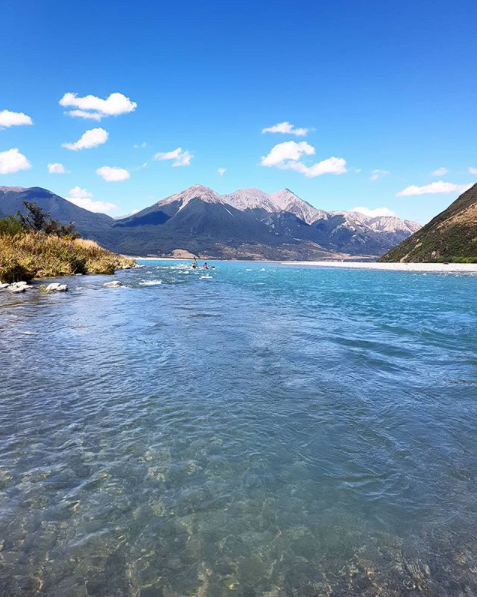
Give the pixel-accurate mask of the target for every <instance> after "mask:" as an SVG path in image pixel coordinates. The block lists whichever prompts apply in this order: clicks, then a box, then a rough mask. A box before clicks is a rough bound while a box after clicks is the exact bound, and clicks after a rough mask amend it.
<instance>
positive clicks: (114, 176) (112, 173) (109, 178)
mask: <svg viewBox="0 0 477 597" xmlns="http://www.w3.org/2000/svg"><path fill="white" fill-rule="evenodd" d="M96 174H97V175H98V176H101V178H104V180H105V181H106V182H119V181H121V180H127V179H128V178H130V176H131V175H130V174H129V172H128V171H127V170H126V169H125V168H116V167H114V166H103V167H102V168H98V169H97V170H96Z"/></svg>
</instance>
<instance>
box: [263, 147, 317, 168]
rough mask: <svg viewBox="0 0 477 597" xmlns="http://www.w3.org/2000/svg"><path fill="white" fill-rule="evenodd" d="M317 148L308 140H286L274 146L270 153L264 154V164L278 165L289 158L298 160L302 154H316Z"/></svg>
mask: <svg viewBox="0 0 477 597" xmlns="http://www.w3.org/2000/svg"><path fill="white" fill-rule="evenodd" d="M314 153H315V148H314V147H312V146H311V145H310V144H309V143H307V142H306V141H301V142H300V143H297V142H296V141H285V142H284V143H278V145H275V146H274V147H272V149H271V151H270V153H269V154H268V155H266V156H262V166H277V167H281V166H280V164H282V165H283V164H284V163H286V162H287V161H288V160H293V161H297V160H299V159H300V158H301V157H302V155H314Z"/></svg>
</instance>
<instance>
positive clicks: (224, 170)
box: [217, 168, 227, 176]
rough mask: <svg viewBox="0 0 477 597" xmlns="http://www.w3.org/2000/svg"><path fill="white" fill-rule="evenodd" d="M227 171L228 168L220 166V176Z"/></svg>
mask: <svg viewBox="0 0 477 597" xmlns="http://www.w3.org/2000/svg"><path fill="white" fill-rule="evenodd" d="M226 171H227V168H219V169H218V170H217V172H218V173H219V174H220V176H223V175H224V174H225V173H226Z"/></svg>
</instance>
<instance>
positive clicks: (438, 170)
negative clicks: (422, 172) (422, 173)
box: [432, 167, 449, 176]
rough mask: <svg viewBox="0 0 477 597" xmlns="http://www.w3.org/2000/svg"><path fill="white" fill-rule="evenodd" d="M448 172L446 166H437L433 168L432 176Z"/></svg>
mask: <svg viewBox="0 0 477 597" xmlns="http://www.w3.org/2000/svg"><path fill="white" fill-rule="evenodd" d="M448 173H449V170H447V168H444V167H442V168H437V170H434V171H433V173H432V175H433V176H445V175H446V174H448Z"/></svg>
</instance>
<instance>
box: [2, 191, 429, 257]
mask: <svg viewBox="0 0 477 597" xmlns="http://www.w3.org/2000/svg"><path fill="white" fill-rule="evenodd" d="M23 201H33V202H35V203H37V204H38V205H40V206H41V207H43V208H44V209H45V210H46V211H48V212H49V213H50V214H51V216H52V217H53V218H54V219H57V220H60V221H62V222H69V221H72V222H74V224H75V227H76V229H77V230H78V231H79V232H80V233H81V235H82V236H83V237H85V238H91V239H94V240H96V241H98V242H99V243H100V244H101V245H103V246H104V247H105V248H107V249H110V250H112V251H115V252H119V253H126V254H129V255H137V256H146V255H154V256H170V255H174V254H175V252H177V251H179V250H182V251H187V252H190V253H193V254H196V255H198V256H200V257H203V258H214V257H215V258H230V259H280V260H286V259H302V260H310V259H311V260H312V259H343V258H346V257H347V256H350V255H351V256H359V257H368V258H376V257H379V256H381V255H383V254H384V253H386V251H388V250H389V249H390V248H391V247H394V246H395V245H397V244H399V243H400V242H401V241H403V240H404V239H406V238H407V237H409V236H410V235H411V234H413V233H414V232H416V231H417V230H419V229H420V227H421V226H420V225H419V224H418V223H416V222H412V221H409V220H401V219H399V218H396V217H392V216H381V217H369V216H366V215H364V214H362V213H359V212H345V211H334V212H326V211H323V210H321V209H317V208H315V207H313V206H312V205H310V204H309V203H307V202H306V201H304V200H303V199H300V198H299V197H298V196H297V195H295V194H294V193H293V192H292V191H290V190H289V189H283V190H281V191H278V192H277V193H265V192H263V191H260V190H259V189H240V190H238V191H235V192H234V193H230V194H226V195H220V194H218V193H216V192H215V191H213V190H212V189H210V188H208V187H204V186H202V185H193V186H192V187H189V188H188V189H185V190H184V191H181V192H180V193H177V194H174V195H171V196H170V197H167V198H165V199H163V200H161V201H158V202H157V203H155V204H154V205H151V206H150V207H147V208H146V209H143V210H142V211H139V212H138V213H135V214H134V215H129V216H126V217H123V218H121V219H114V218H111V217H110V216H107V215H105V214H98V213H93V212H90V211H88V210H85V209H83V208H81V207H78V206H76V205H74V204H73V203H71V202H70V201H67V200H66V199H63V198H62V197H60V196H59V195H55V194H54V193H52V192H51V191H48V190H46V189H42V188H39V187H32V188H22V187H0V216H4V215H9V214H15V213H16V212H17V211H19V210H20V211H22V210H24V206H23Z"/></svg>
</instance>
